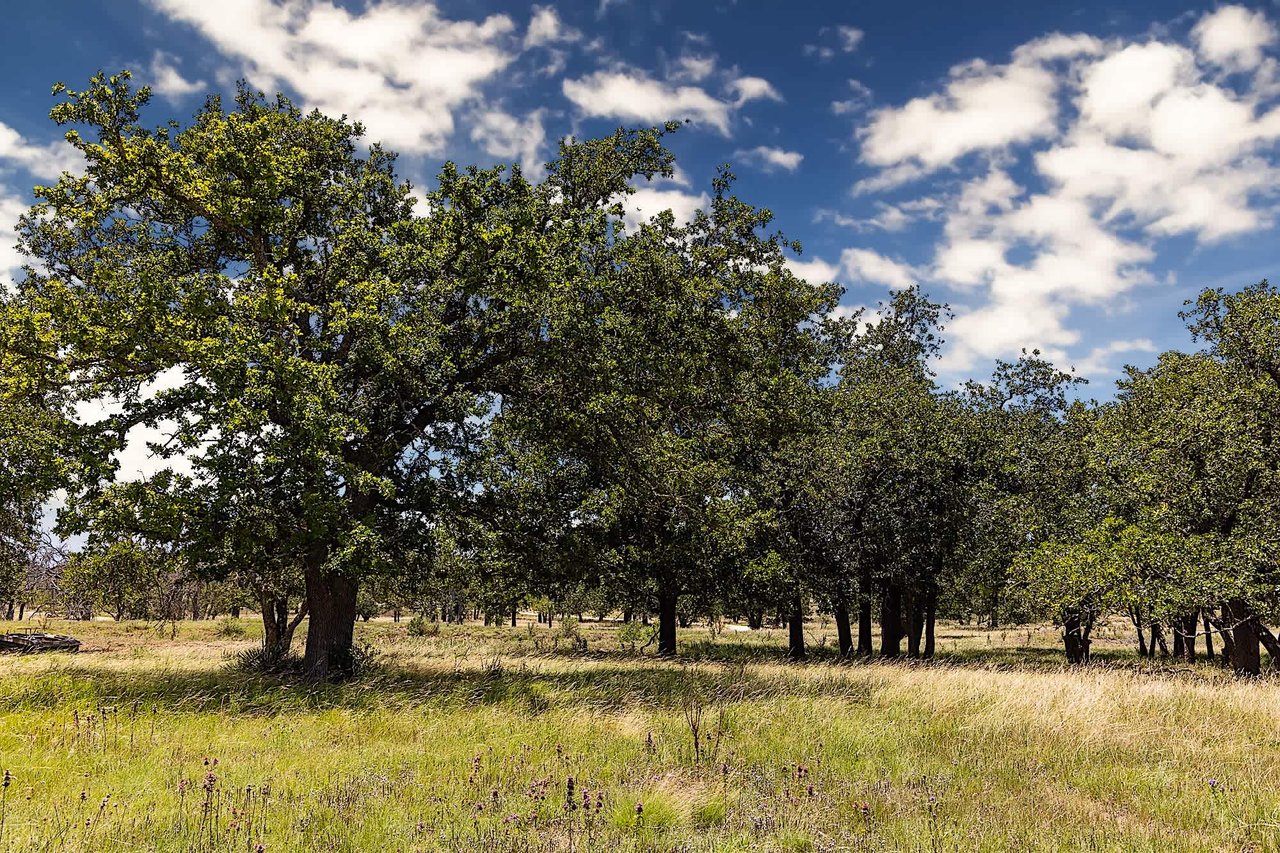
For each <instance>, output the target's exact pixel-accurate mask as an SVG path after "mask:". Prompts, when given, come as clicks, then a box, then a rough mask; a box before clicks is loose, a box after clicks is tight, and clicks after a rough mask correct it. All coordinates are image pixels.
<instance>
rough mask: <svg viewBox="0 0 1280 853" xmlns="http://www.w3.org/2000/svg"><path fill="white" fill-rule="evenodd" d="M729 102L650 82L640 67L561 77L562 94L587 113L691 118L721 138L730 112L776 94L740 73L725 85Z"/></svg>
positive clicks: (645, 118) (697, 89)
mask: <svg viewBox="0 0 1280 853" xmlns="http://www.w3.org/2000/svg"><path fill="white" fill-rule="evenodd" d="M728 88H729V91H730V92H731V93H732V94H733V96H734V100H733V101H732V102H730V101H724V100H721V99H719V98H716V97H714V96H712V95H710V94H709V93H708V92H707V91H706V90H705V89H703V88H701V87H698V86H682V85H676V84H672V83H668V82H664V81H661V80H655V79H653V78H652V77H650V76H648V75H647V74H645V73H644V72H642V71H596V72H595V73H593V74H589V75H587V76H586V77H582V78H579V79H577V80H565V81H564V83H563V90H564V95H565V97H566V98H568V99H569V100H570V101H572V102H573V104H574V105H575V106H577V108H578V110H579V111H580V112H581V113H582V114H583V115H587V116H597V117H602V118H620V119H623V120H630V121H642V122H648V123H652V124H658V123H660V122H664V121H670V120H681V119H691V120H693V121H694V122H700V123H705V124H708V125H710V126H712V127H714V128H715V129H716V130H718V131H720V132H721V133H722V134H724V135H725V136H728V135H729V121H730V117H731V116H732V114H733V111H734V110H735V109H737V108H738V107H741V106H742V105H743V104H745V103H747V102H748V101H751V100H756V99H759V98H773V99H775V100H779V99H780V96H779V95H778V93H777V92H776V91H775V90H774V88H773V86H771V85H770V84H769V82H768V81H767V80H762V79H761V78H759V77H740V78H738V79H736V80H732V81H730V82H729V84H728Z"/></svg>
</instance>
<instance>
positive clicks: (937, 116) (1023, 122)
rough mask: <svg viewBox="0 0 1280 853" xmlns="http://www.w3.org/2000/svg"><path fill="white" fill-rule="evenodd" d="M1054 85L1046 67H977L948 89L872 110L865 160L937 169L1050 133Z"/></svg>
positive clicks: (970, 67) (864, 142) (864, 144)
mask: <svg viewBox="0 0 1280 853" xmlns="http://www.w3.org/2000/svg"><path fill="white" fill-rule="evenodd" d="M1057 87H1058V80H1057V78H1056V77H1055V75H1054V74H1053V73H1052V72H1050V71H1049V70H1048V69H1046V68H1042V67H1039V66H1035V65H1021V64H1019V65H1006V66H1000V67H992V66H989V65H987V64H986V63H983V62H974V63H972V64H970V65H968V66H966V67H964V68H961V69H956V70H955V71H954V72H953V79H952V81H951V82H950V83H948V84H947V87H946V90H945V91H944V92H942V93H940V94H936V95H930V96H928V97H924V98H916V99H914V100H912V101H909V102H908V103H907V104H905V105H904V106H902V107H897V108H888V109H882V110H879V111H877V112H876V113H874V114H873V115H872V117H871V122H870V124H869V125H867V127H866V129H865V131H864V135H863V139H862V158H863V160H865V161H866V162H868V163H870V164H871V165H873V166H896V165H899V164H903V163H908V164H914V165H919V166H921V167H924V168H925V169H927V170H934V169H938V168H941V167H943V166H947V165H949V164H951V163H952V162H953V161H955V160H956V159H958V158H960V157H962V156H964V155H965V154H968V153H970V152H973V151H982V150H992V149H996V148H1001V147H1004V146H1006V145H1009V144H1010V143H1013V142H1026V141H1030V140H1033V139H1040V138H1044V137H1047V136H1050V135H1052V134H1053V132H1054V130H1055V124H1054V120H1055V118H1056V115H1057V105H1056V103H1055V95H1056V91H1057Z"/></svg>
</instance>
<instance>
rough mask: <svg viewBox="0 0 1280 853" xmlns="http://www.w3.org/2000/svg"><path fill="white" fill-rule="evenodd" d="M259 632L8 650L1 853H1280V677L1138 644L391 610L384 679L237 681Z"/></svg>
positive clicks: (1016, 632)
mask: <svg viewBox="0 0 1280 853" xmlns="http://www.w3.org/2000/svg"><path fill="white" fill-rule="evenodd" d="M244 625H245V627H246V628H247V629H248V634H247V635H246V636H245V637H244V638H241V639H236V638H222V637H220V636H219V635H218V631H217V630H216V626H215V625H213V624H211V623H204V624H185V625H182V626H180V629H179V632H178V634H177V636H176V637H174V638H169V637H168V635H164V636H159V635H157V634H156V632H154V631H153V630H151V629H150V628H149V627H148V626H142V625H128V624H126V625H119V626H117V625H110V624H93V625H82V624H65V625H60V626H53V627H54V628H55V629H57V630H64V631H66V632H68V633H79V634H81V635H83V636H84V637H85V640H86V642H85V648H84V651H83V652H82V653H81V654H79V655H74V656H71V655H47V656H38V657H30V658H14V657H6V658H0V770H3V769H8V770H9V771H10V772H11V773H12V774H13V782H12V784H11V786H10V787H9V788H8V789H6V793H5V800H4V807H3V809H4V818H3V820H4V823H3V828H2V829H0V850H13V851H27V850H50V851H51V850H166V851H167V850H175V851H176V850H245V851H254V850H255V849H256V848H257V846H258V845H262V849H264V850H268V851H277V850H280V851H282V850H290V851H292V850H352V851H357V850H359V851H363V850H405V851H409V850H439V849H493V850H690V851H703V850H930V851H932V850H1080V849H1092V850H1126V851H1127V850H1152V851H1156V850H1159V851H1166V850H1223V851H1227V850H1243V849H1257V850H1272V849H1280V829H1278V827H1280V786H1278V785H1277V780H1280V742H1278V741H1280V693H1278V690H1280V683H1277V681H1276V680H1274V679H1271V678H1264V679H1260V680H1255V681H1237V680H1235V679H1233V678H1231V677H1230V676H1228V675H1226V674H1225V673H1222V672H1221V671H1219V670H1217V669H1216V668H1213V667H1209V666H1203V667H1187V666H1177V667H1160V666H1155V665H1150V664H1147V663H1145V662H1139V661H1138V660H1137V659H1136V658H1134V657H1132V655H1131V652H1129V651H1128V649H1127V645H1126V642H1125V638H1124V636H1123V632H1122V631H1120V630H1119V629H1117V631H1116V634H1115V637H1114V638H1112V639H1110V640H1108V639H1107V638H1105V637H1104V639H1103V641H1102V642H1101V644H1100V645H1101V652H1102V654H1101V655H1100V657H1102V658H1103V660H1104V663H1102V664H1101V665H1098V666H1094V667H1091V668H1086V669H1075V670H1068V669H1066V668H1064V667H1062V666H1060V665H1059V664H1058V663H1057V660H1056V657H1055V656H1054V655H1053V654H1052V646H1053V641H1054V639H1055V635H1054V634H1053V632H1052V629H1047V628H1035V629H1030V630H1029V629H1026V628H1021V629H1009V630H1007V631H993V632H990V633H987V632H983V631H979V630H976V629H971V628H962V627H959V626H947V628H946V629H945V630H944V631H942V632H941V635H942V639H941V642H940V651H941V657H942V659H941V660H940V661H939V662H937V663H934V664H929V665H910V664H883V663H870V664H855V665H839V664H834V663H831V662H829V661H826V662H822V661H819V662H814V663H811V664H806V665H792V664H789V663H787V662H785V660H783V659H782V656H781V650H782V642H783V640H782V637H781V634H780V633H778V632H759V633H755V634H751V635H742V634H730V633H728V632H726V633H725V634H723V635H721V636H719V637H718V638H715V639H712V638H711V637H710V636H709V635H708V633H707V631H706V630H705V629H701V630H699V629H691V630H690V631H688V632H685V633H684V634H682V638H681V639H682V642H683V643H684V644H685V648H686V649H687V650H688V651H689V652H690V657H691V658H692V659H691V660H689V661H686V662H677V663H671V662H665V661H659V660H657V659H656V658H654V657H652V656H651V655H649V654H631V653H628V652H623V651H621V650H619V644H618V643H617V642H616V639H615V638H614V637H613V634H612V629H610V628H609V627H607V626H595V625H587V626H583V627H582V629H581V632H582V635H583V636H584V637H585V639H586V641H587V649H588V650H587V652H585V653H580V652H570V651H568V649H569V648H571V645H572V644H571V643H568V642H567V641H565V640H564V639H563V638H560V639H557V637H558V632H559V631H560V629H559V628H558V627H557V629H555V630H551V631H549V630H547V629H546V628H544V627H536V628H532V629H529V628H525V627H521V628H518V629H510V628H480V627H467V628H458V627H456V626H445V627H444V628H443V629H442V630H441V632H440V633H439V635H438V636H434V637H421V638H418V637H411V636H409V634H408V632H407V631H406V629H405V626H404V625H403V624H400V625H394V624H390V623H370V624H368V625H362V626H360V628H361V631H360V635H361V637H362V639H363V640H364V641H367V642H369V643H370V644H372V645H373V646H374V647H375V648H376V649H378V651H379V653H380V654H379V658H378V660H379V662H378V665H377V667H376V669H375V671H374V672H372V673H370V674H368V675H367V676H366V677H364V678H363V679H361V680H359V681H356V682H353V683H350V684H343V685H314V684H305V683H302V684H300V683H292V682H289V681H283V680H279V679H274V678H265V677H256V676H252V675H247V674H244V673H239V672H236V671H234V670H232V669H231V668H229V667H228V664H227V656H228V655H229V654H231V653H234V652H235V651H237V650H243V649H245V648H250V647H252V645H253V643H254V642H255V640H254V637H253V634H254V631H255V630H256V627H255V626H253V625H252V623H250V622H248V621H246V622H245V623H244ZM824 630H827V629H826V628H825V627H824V626H823V625H821V624H815V625H814V626H811V631H810V633H811V635H812V639H813V642H814V643H815V645H816V644H817V643H818V642H819V640H820V639H821V638H822V637H823V636H829V635H830V634H833V633H834V632H830V631H827V634H825V635H824V633H823V632H824ZM698 711H700V712H701V715H702V716H701V731H702V736H703V742H702V744H701V745H700V746H699V749H698V750H697V752H696V756H697V757H695V750H694V748H693V745H692V739H691V733H690V727H689V725H688V714H690V713H696V712H698ZM214 759H216V760H217V763H216V764H214V763H213V762H214ZM206 760H207V761H208V763H207V764H206ZM570 778H572V779H573V799H572V800H568V799H567V794H568V786H569V779H570ZM1211 780H1212V781H1213V783H1214V784H1211ZM584 793H585V795H586V801H585V803H586V804H585V807H584V800H583V795H584ZM570 802H571V803H572V807H570V805H569V803H570ZM637 804H639V806H640V808H639V811H637Z"/></svg>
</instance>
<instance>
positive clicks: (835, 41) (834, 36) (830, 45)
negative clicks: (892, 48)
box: [802, 24, 865, 62]
mask: <svg viewBox="0 0 1280 853" xmlns="http://www.w3.org/2000/svg"><path fill="white" fill-rule="evenodd" d="M864 35H865V33H863V32H862V30H860V29H858V28H857V27H851V26H849V25H847V24H839V25H837V26H834V27H823V28H822V29H820V30H818V41H819V42H822V43H821V44H806V45H805V46H804V49H803V51H802V52H803V53H804V55H805V56H816V57H817V58H818V59H821V60H823V61H824V62H825V61H826V60H829V59H834V58H835V56H836V54H837V53H853V52H854V51H855V50H857V49H858V45H860V44H862V37H863V36H864Z"/></svg>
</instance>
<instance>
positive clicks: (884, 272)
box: [840, 249, 919, 290]
mask: <svg viewBox="0 0 1280 853" xmlns="http://www.w3.org/2000/svg"><path fill="white" fill-rule="evenodd" d="M840 268H841V270H843V272H844V275H845V276H846V277H847V279H848V280H850V281H855V282H864V283H867V284H884V285H888V286H889V287H892V288H894V289H896V290H900V289H903V288H907V287H910V286H911V285H913V284H915V283H916V281H917V280H918V279H919V274H918V273H917V271H916V270H915V269H914V268H913V267H911V266H910V265H909V264H904V263H902V262H901V261H895V260H893V259H892V258H888V257H885V256H884V255H881V254H880V253H878V252H873V251H871V250H870V249H845V250H844V251H843V252H841V253H840Z"/></svg>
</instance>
